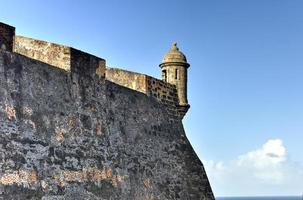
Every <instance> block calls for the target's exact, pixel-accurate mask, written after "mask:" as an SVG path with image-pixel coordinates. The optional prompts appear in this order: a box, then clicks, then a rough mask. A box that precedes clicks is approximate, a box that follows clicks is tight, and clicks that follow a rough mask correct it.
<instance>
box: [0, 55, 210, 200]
mask: <svg viewBox="0 0 303 200" xmlns="http://www.w3.org/2000/svg"><path fill="white" fill-rule="evenodd" d="M0 197H1V198H3V199H43V200H61V199H67V200H72V199H100V200H105V199H108V200H112V199H125V200H141V199H143V200H152V199H154V200H157V199H158V200H166V199H182V200H201V199H214V196H213V194H212V191H211V187H210V184H209V182H208V179H207V176H206V173H205V170H204V168H203V165H202V163H201V161H200V160H199V159H198V157H197V155H196V154H195V152H194V151H193V149H192V147H191V145H190V143H189V141H188V140H187V138H186V135H185V132H184V129H183V125H182V122H181V120H180V119H178V118H176V119H171V115H169V113H168V111H167V109H166V108H165V106H164V105H163V104H160V103H158V102H157V101H156V100H155V99H152V98H149V97H147V96H146V95H144V94H142V93H139V92H136V91H133V90H130V89H127V88H124V87H122V86H119V85H116V84H114V83H111V82H109V81H106V80H105V79H104V78H101V77H98V76H96V75H88V74H80V73H76V72H66V71H64V70H61V69H59V68H55V67H53V66H50V65H47V64H44V63H42V62H39V61H36V60H32V59H29V58H27V57H25V56H21V55H18V54H16V53H10V52H6V51H2V50H0ZM1 198H0V199H1Z"/></svg>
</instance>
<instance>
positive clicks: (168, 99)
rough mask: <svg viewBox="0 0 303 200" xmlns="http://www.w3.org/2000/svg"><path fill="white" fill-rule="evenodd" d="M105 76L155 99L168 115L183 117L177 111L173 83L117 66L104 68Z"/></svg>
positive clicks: (177, 101) (176, 95)
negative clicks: (165, 109) (165, 108)
mask: <svg viewBox="0 0 303 200" xmlns="http://www.w3.org/2000/svg"><path fill="white" fill-rule="evenodd" d="M105 77H106V79H107V80H109V81H111V82H114V83H116V84H118V85H121V86H124V87H127V88H130V89H133V90H136V91H138V92H142V93H144V94H145V95H147V96H149V97H152V98H154V99H156V100H157V101H159V102H161V103H162V104H163V105H165V106H166V107H167V110H168V112H169V114H170V115H172V116H179V117H181V118H182V117H183V116H180V115H179V112H178V108H177V105H178V104H179V99H178V93H177V89H176V86H175V85H172V84H169V83H167V82H164V81H162V80H159V79H156V78H154V77H151V76H148V75H145V74H140V73H136V72H130V71H127V70H123V69H118V68H106V73H105Z"/></svg>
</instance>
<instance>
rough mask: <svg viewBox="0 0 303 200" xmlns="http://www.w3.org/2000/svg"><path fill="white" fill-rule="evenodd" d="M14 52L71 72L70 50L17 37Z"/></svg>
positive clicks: (65, 47) (61, 46)
mask: <svg viewBox="0 0 303 200" xmlns="http://www.w3.org/2000/svg"><path fill="white" fill-rule="evenodd" d="M14 52H16V53H19V54H22V55H25V56H27V57H30V58H33V59H35V60H39V61H42V62H45V63H48V64H50V65H53V66H56V67H59V68H61V69H64V70H66V71H70V65H71V56H70V48H69V47H67V46H63V45H58V44H54V43H50V42H45V41H41V40H36V39H32V38H27V37H23V36H19V35H18V36H15V47H14Z"/></svg>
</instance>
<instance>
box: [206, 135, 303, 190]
mask: <svg viewBox="0 0 303 200" xmlns="http://www.w3.org/2000/svg"><path fill="white" fill-rule="evenodd" d="M204 165H205V168H206V171H207V174H208V177H209V179H210V182H211V184H212V187H213V190H214V192H215V195H220V196H221V195H222V196H225V195H229V196H230V195H245V196H246V195H299V194H301V193H302V190H303V166H302V164H301V163H296V162H293V161H291V160H290V159H289V158H288V155H287V150H286V147H285V146H284V145H283V141H282V140H280V139H271V140H268V141H267V142H266V143H265V144H264V145H263V146H261V147H260V148H258V149H256V150H253V151H250V152H248V153H246V154H243V155H240V156H238V158H236V159H235V160H233V161H230V162H228V163H224V162H222V161H220V162H215V161H204Z"/></svg>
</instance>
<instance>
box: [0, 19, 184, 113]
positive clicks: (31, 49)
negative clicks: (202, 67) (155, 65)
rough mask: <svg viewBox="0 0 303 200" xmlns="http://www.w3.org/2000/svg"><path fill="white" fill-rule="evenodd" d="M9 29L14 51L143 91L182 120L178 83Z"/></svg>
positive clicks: (56, 65)
mask: <svg viewBox="0 0 303 200" xmlns="http://www.w3.org/2000/svg"><path fill="white" fill-rule="evenodd" d="M1 27H2V28H1ZM8 28H9V30H8V31H6V34H3V35H4V36H5V38H7V40H6V41H8V42H7V43H8V46H9V47H12V51H13V52H16V53H19V54H21V55H24V56H27V57H29V58H32V59H35V60H39V61H41V62H44V63H47V64H50V65H53V66H55V67H58V68H60V69H64V70H65V71H69V72H70V71H72V70H80V71H82V73H83V74H85V73H90V74H94V73H95V74H97V75H98V76H101V77H105V78H106V79H107V80H109V81H111V82H114V83H116V84H118V85H121V86H124V87H127V88H130V89H132V90H136V91H138V92H142V93H144V94H145V95H147V96H149V97H152V98H154V99H156V100H157V101H159V102H161V103H162V104H163V105H165V106H167V110H168V112H169V113H170V114H171V115H172V116H177V117H179V118H181V119H182V118H183V117H184V115H185V113H183V112H181V111H179V109H178V105H179V99H178V92H177V89H176V86H175V85H172V84H170V83H167V82H164V81H162V80H159V79H156V78H153V77H151V76H148V75H145V74H140V73H135V72H130V71H126V70H122V69H117V68H110V67H106V61H105V60H104V59H102V58H99V57H96V56H94V55H91V54H88V53H85V52H82V51H80V50H77V49H75V48H72V47H68V46H64V45H59V44H55V43H51V42H46V41H42V40H36V39H32V38H28V37H24V36H19V35H15V29H14V27H8ZM1 30H2V32H3V31H5V30H7V29H5V26H4V25H3V26H0V31H1ZM9 41H10V42H9Z"/></svg>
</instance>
